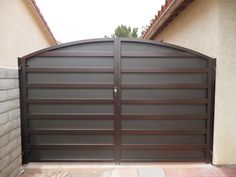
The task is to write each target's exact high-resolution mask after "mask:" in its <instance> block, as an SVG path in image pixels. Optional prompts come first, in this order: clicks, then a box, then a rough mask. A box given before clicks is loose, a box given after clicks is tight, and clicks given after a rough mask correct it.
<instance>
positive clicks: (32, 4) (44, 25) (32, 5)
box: [26, 0, 57, 46]
mask: <svg viewBox="0 0 236 177" xmlns="http://www.w3.org/2000/svg"><path fill="white" fill-rule="evenodd" d="M26 2H27V4H28V5H29V7H30V8H31V9H32V10H33V12H34V15H35V16H36V18H37V20H38V22H39V23H40V25H41V27H42V28H43V31H44V32H45V34H46V35H47V38H48V40H49V42H50V44H51V45H52V46H55V45H57V40H56V38H55V37H54V35H53V33H52V31H51V29H50V27H49V26H48V24H47V22H46V20H45V19H44V17H43V15H42V13H41V12H40V9H39V8H38V6H37V4H36V2H35V0H26Z"/></svg>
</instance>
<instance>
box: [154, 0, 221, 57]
mask: <svg viewBox="0 0 236 177" xmlns="http://www.w3.org/2000/svg"><path fill="white" fill-rule="evenodd" d="M217 14H218V6H217V0H195V1H194V2H192V3H191V4H190V5H189V6H188V8H186V9H185V10H184V11H183V12H181V13H180V14H179V16H178V17H177V18H175V19H174V21H173V22H172V23H170V24H169V25H168V26H167V27H166V28H165V29H164V31H162V32H161V33H160V34H159V35H158V36H157V37H156V38H155V40H163V42H169V43H172V44H176V45H181V46H184V47H187V48H191V49H194V50H196V51H198V52H201V53H203V54H206V55H208V56H211V57H214V58H215V57H216V53H217V43H218V42H217V38H218V37H217V35H218V15H217ZM199 44H201V45H199ZM202 44H204V45H202Z"/></svg>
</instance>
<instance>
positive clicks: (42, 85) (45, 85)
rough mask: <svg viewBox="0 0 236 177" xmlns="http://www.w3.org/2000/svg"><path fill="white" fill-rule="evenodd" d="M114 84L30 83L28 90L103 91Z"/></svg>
mask: <svg viewBox="0 0 236 177" xmlns="http://www.w3.org/2000/svg"><path fill="white" fill-rule="evenodd" d="M113 87H114V84H109V83H101V84H95V83H91V84H85V83H80V84H75V83H28V84H27V88H94V89H102V88H113Z"/></svg>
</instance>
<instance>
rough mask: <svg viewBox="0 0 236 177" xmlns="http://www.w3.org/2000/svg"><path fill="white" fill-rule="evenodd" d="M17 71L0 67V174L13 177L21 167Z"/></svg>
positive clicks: (2, 176)
mask: <svg viewBox="0 0 236 177" xmlns="http://www.w3.org/2000/svg"><path fill="white" fill-rule="evenodd" d="M20 132H21V131H20V108H19V89H18V71H17V70H16V69H4V68H0V176H1V177H15V176H17V175H18V174H19V172H20V167H21V136H20Z"/></svg>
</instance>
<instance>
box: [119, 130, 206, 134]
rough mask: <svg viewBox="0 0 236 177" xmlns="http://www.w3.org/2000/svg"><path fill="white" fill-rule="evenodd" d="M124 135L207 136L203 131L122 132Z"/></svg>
mask: <svg viewBox="0 0 236 177" xmlns="http://www.w3.org/2000/svg"><path fill="white" fill-rule="evenodd" d="M121 133H122V134H123V135H198V134H206V133H207V131H206V130H205V129H203V130H121Z"/></svg>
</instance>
